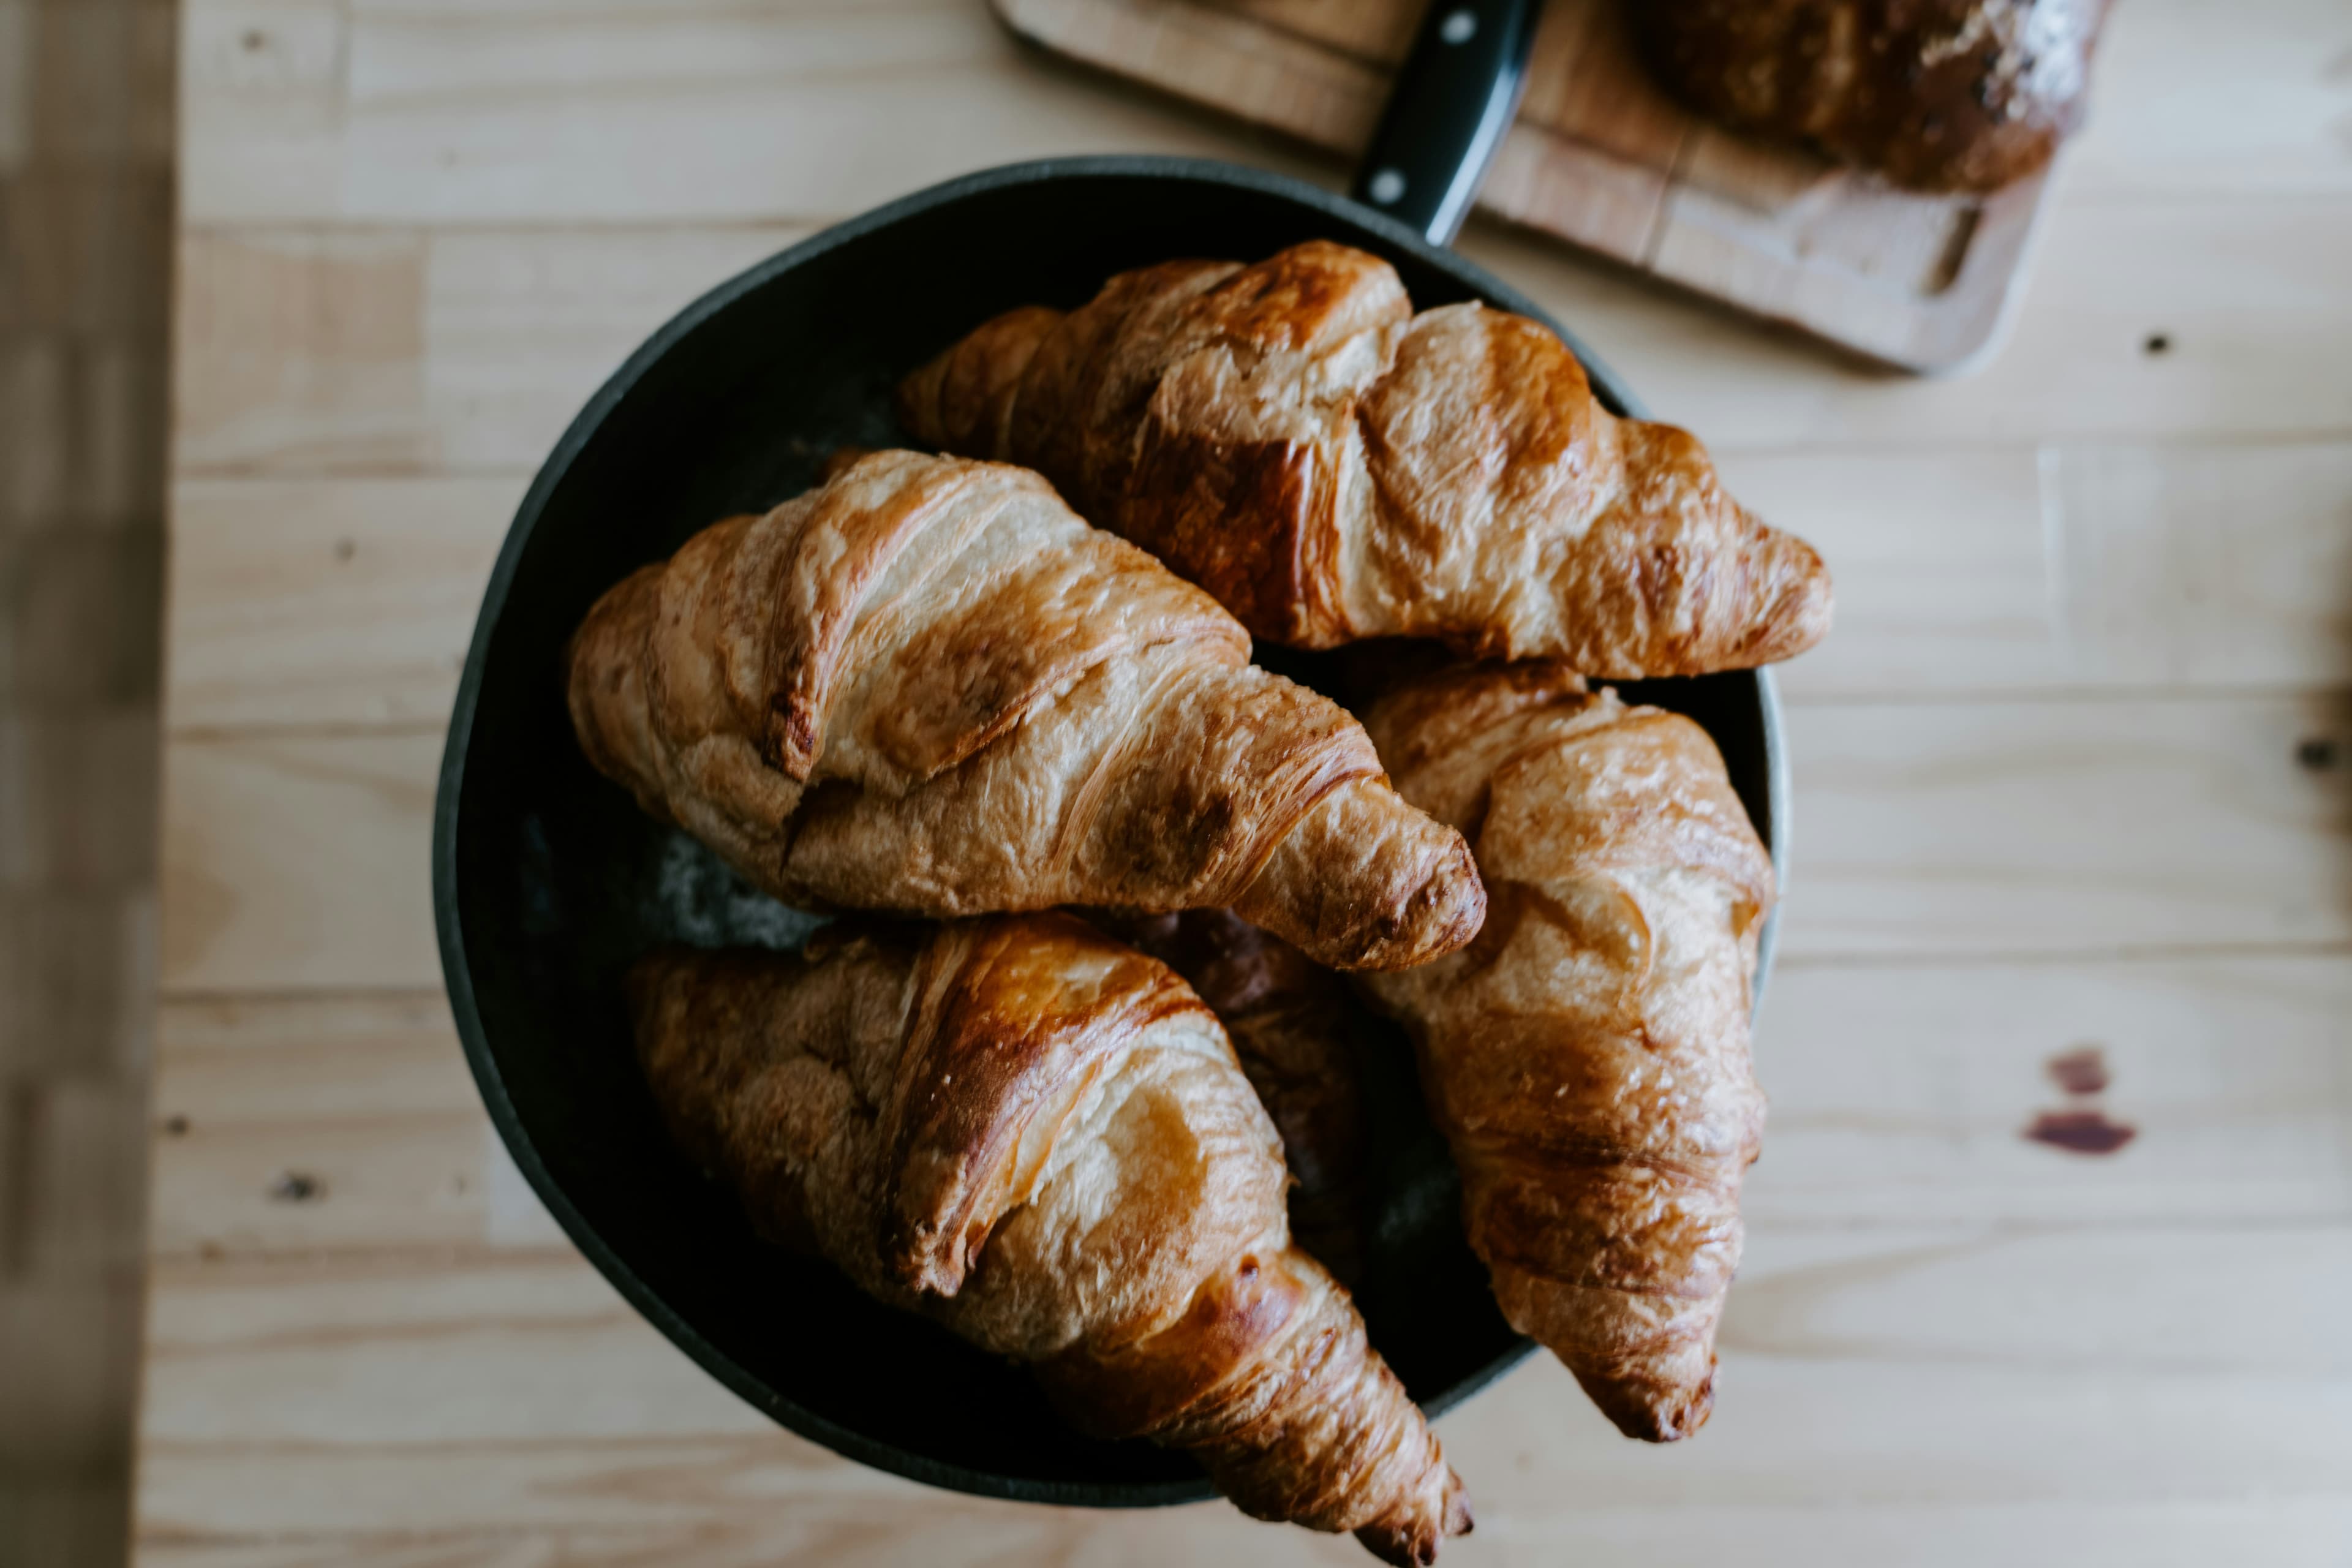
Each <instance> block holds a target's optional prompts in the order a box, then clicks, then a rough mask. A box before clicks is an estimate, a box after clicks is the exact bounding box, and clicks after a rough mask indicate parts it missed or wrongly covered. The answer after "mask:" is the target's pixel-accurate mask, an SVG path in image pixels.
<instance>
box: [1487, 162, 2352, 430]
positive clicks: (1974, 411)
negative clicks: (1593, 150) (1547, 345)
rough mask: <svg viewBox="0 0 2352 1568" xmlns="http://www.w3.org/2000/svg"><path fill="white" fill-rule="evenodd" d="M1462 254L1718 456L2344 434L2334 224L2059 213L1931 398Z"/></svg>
mask: <svg viewBox="0 0 2352 1568" xmlns="http://www.w3.org/2000/svg"><path fill="white" fill-rule="evenodd" d="M1458 248H1460V249H1461V250H1462V251H1463V252H1465V254H1467V255H1468V256H1469V257H1470V258H1472V259H1474V260H1475V261H1477V262H1479V263H1480V264H1481V265H1483V266H1486V267H1488V268H1492V269H1493V270H1495V271H1496V272H1497V273H1499V274H1500V275H1501V276H1503V277H1504V278H1506V279H1509V280H1510V281H1511V282H1512V283H1514V284H1516V285H1517V286H1518V287H1519V288H1521V289H1525V290H1527V291H1528V293H1529V294H1530V295H1532V296H1534V297H1535V298H1536V300H1538V301H1539V302H1540V303H1541V304H1542V305H1543V306H1544V307H1545V308H1546V309H1547V310H1549V311H1551V312H1552V313H1553V314H1554V315H1555V316H1557V317H1558V318H1559V320H1560V321H1562V322H1564V323H1565V324H1566V325H1567V326H1568V327H1569V328H1570V330H1571V331H1575V332H1577V333H1579V334H1580V335H1581V336H1582V337H1583V338H1584V339H1585V341H1586V342H1588V343H1589V344H1591V347H1592V348H1593V350H1594V351H1595V352H1596V353H1599V354H1600V355H1601V357H1602V358H1603V359H1605V360H1607V361H1608V363H1611V364H1612V365H1613V366H1615V367H1616V368H1617V369H1619V370H1620V371H1622V372H1623V373H1624V374H1626V375H1627V377H1628V378H1629V379H1630V380H1631V381H1632V383H1633V386H1634V388H1635V390H1636V391H1638V392H1639V393H1640V394H1641V395H1642V396H1643V398H1644V399H1645V400H1646V401H1647V402H1648V404H1649V405H1650V406H1651V408H1652V409H1653V410H1654V411H1655V413H1656V414H1657V416H1659V417H1660V418H1663V419H1670V420H1673V421H1674V422H1675V423H1677V424H1681V425H1685V426H1689V427H1690V428H1691V429H1693V430H1695V431H1696V432H1697V433H1698V434H1699V435H1700V436H1701V437H1704V438H1705V439H1706V441H1707V442H1708V443H1709V444H1710V445H1711V446H1713V447H1716V448H1717V449H1719V450H1734V449H1742V448H1750V447H1818V446H1849V445H1857V444H1876V443H1902V444H1906V445H1912V444H1916V445H1927V444H1956V445H1957V444H1966V445H1977V444H1982V443H1986V442H2009V441H2017V440H2036V439H2059V438H2067V437H2129V436H2134V435H2149V436H2152V435H2158V434H2165V433H2179V434H2195V435H2199V436H2201V437H2205V438H2209V439H2214V438H2223V437H2235V436H2248V435H2262V434H2269V435H2329V436H2336V435H2340V434H2342V433H2343V432H2345V431H2346V430H2347V428H2352V381H2347V378H2346V377H2344V376H2343V375H2341V374H2338V373H2337V370H2336V366H2337V365H2338V364H2339V363H2340V362H2341V357H2342V355H2343V353H2345V351H2346V348H2347V346H2352V301H2347V299H2346V296H2345V293H2344V290H2343V289H2342V288H2341V287H2340V286H2339V285H2338V283H2337V281H2336V279H2337V278H2338V276H2339V274H2340V272H2341V270H2342V269H2341V268H2339V267H2338V266H2337V265H2336V258H2338V257H2341V256H2344V255H2346V254H2347V252H2352V206H2347V204H2345V203H2343V202H2338V201H2330V200H2326V199H2322V198H2316V197H2284V196H2283V197H2276V198H2260V197H2251V196H2250V197H2242V198H2238V199H2233V200H2223V199H2221V198H2219V197H2216V198H2212V199H2210V201H2180V202H2164V203H2156V202H2150V203H2102V202H2091V201H2077V202H2062V203H2061V204H2060V205H2059V206H2058V207H2057V209H2056V210H2055V211H2054V212H2053V213H2052V214H2051V216H2050V221H2049V223H2048V225H2047V226H2046V227H2045V230H2044V232H2043V234H2042V237H2041V239H2040V241H2039V256H2038V258H2037V259H2036V261H2035V263H2034V271H2033V277H2032V281H2031V283H2030V284H2029V285H2028V287H2027V289H2026V290H2025V297H2024V300H2023V301H2022V303H2021V306H2020V307H2019V310H2018V313H2017V321H2016V323H2015V325H2014V326H2013V327H2012V328H2011V331H2010V333H2009V336H2008V338H2007V340H2006V342H2005V345H2004V346H2003V347H2002V348H2001V349H2000V352H1999V353H1997V354H1996V355H1995V356H1994V357H1993V358H1992V359H1991V360H1990V362H1988V363H1986V364H1985V365H1983V366H1982V367H1981V368H1980V369H1978V370H1975V371H1974V372H1972V373H1971V374H1965V375H1958V376H1955V377H1952V378H1949V379H1944V380H1920V379H1917V378H1906V377H1899V376H1896V375H1894V374H1890V373H1885V372H1877V371H1872V370H1868V369H1865V368H1862V367H1860V366H1856V365H1853V364H1851V363H1846V362H1843V361H1841V360H1837V359H1834V358H1832V355H1831V352H1830V351H1828V350H1825V349H1823V348H1822V347H1820V346H1819V345H1816V344H1813V343H1811V342H1806V341H1804V340H1801V339H1799V338H1796V337H1794V336H1791V335H1788V334H1779V333H1774V332H1771V331H1762V330H1756V329H1752V328H1750V327H1748V326H1747V325H1745V324H1739V323H1736V322H1735V321H1734V319H1733V318H1732V317H1730V316H1729V315H1727V313H1726V312H1724V311H1723V310H1720V309H1717V308H1707V307H1701V308H1696V309H1695V308H1694V307H1693V302H1692V301H1691V300H1690V299H1688V298H1687V297H1681V296H1676V295H1674V294H1671V293H1667V292H1665V291H1663V290H1661V289H1656V288H1654V287H1652V286H1649V285H1646V284H1644V283H1643V281H1642V280H1640V279H1635V278H1631V277H1627V276H1623V275H1622V274H1619V273H1614V272H1604V271H1602V270H1601V269H1600V268H1595V267H1592V266H1591V265H1589V264H1586V263H1583V262H1580V261H1579V260H1577V259H1576V258H1573V257H1570V256H1568V255H1566V254H1564V253H1562V252H1560V251H1559V249H1558V248H1557V247H1550V246H1547V245H1544V244H1542V243H1540V242H1539V241H1538V239H1534V238H1530V237H1527V236H1525V235H1522V234H1519V233H1517V232H1515V231H1509V230H1505V229H1501V228H1499V227H1493V226H1478V225H1474V226H1472V227H1471V228H1470V229H1468V230H1465V233H1464V235H1463V237H1462V239H1461V242H1460V245H1459V247H1458ZM2156 334H2161V335H2163V336H2164V338H2165V340H2166V342H2167V344H2168V347H2167V349H2166V352H2164V353H2159V354H2151V353H2147V351H2146V344H2147V340H2148V339H2149V337H2151V336H2152V335H2156Z"/></svg>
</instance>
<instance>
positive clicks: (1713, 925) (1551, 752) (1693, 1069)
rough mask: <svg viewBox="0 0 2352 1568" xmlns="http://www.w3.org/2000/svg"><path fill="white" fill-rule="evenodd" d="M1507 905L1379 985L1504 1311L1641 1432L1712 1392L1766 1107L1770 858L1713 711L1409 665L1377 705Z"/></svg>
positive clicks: (1633, 1431)
mask: <svg viewBox="0 0 2352 1568" xmlns="http://www.w3.org/2000/svg"><path fill="white" fill-rule="evenodd" d="M1367 723H1368V727H1369V728H1370V731H1371V733H1372V736H1373V739H1374V741H1375V742H1376V743H1377V744H1378V745H1379V747H1380V750H1381V755H1382V756H1383V757H1384V758H1385V759H1387V761H1388V763H1389V766H1390V768H1391V770H1392V771H1393V773H1394V774H1395V776H1396V779H1397V784H1398V787H1399V788H1400V789H1401V790H1402V792H1403V793H1404V795H1405V797H1406V798H1407V799H1409V800H1412V801H1414V802H1415V803H1416V804H1419V805H1422V806H1423V807H1424V808H1425V809H1427V810H1428V811H1429V812H1431V813H1432V814H1433V816H1437V817H1438V818H1439V819H1440V820H1441V821H1445V822H1449V823H1453V824H1454V825H1456V826H1461V827H1462V828H1464V830H1465V832H1467V833H1468V834H1469V835H1470V836H1471V837H1472V840H1473V843H1474V846H1475V851H1476V855H1477V858H1478V864H1479V868H1480V869H1481V871H1482V872H1483V873H1484V874H1485V876H1486V879H1487V884H1488V888H1489V890H1490V894H1491V897H1492V900H1493V903H1492V908H1491V910H1490V912H1489V913H1488V916H1487V920H1486V926H1485V928H1484V929H1483V930H1482V931H1480V932H1479V934H1478V937H1477V940H1476V941H1475V942H1472V943H1471V944H1470V946H1469V947H1467V948H1465V950H1463V951H1462V952H1458V953H1455V954H1453V955H1451V956H1450V957H1447V958H1444V959H1441V960H1439V961H1437V962H1435V963H1431V964H1428V965H1425V966H1423V968H1420V969H1417V970H1413V971H1411V972H1409V973H1402V974H1395V975H1379V976H1369V977H1367V978H1366V981H1365V989H1366V990H1367V991H1368V992H1369V993H1370V994H1371V995H1372V996H1373V997H1374V998H1375V999H1376V1000H1377V1001H1378V1002H1379V1003H1380V1005H1382V1006H1383V1007H1385V1008H1386V1009H1388V1010H1389V1011H1390V1012H1391V1014H1393V1015H1394V1016H1396V1017H1397V1018H1398V1019H1399V1021H1401V1022H1402V1024H1403V1025H1404V1026H1405V1028H1406V1030H1407V1031H1408V1032H1409V1033H1410V1034H1411V1035H1412V1037H1413V1039H1414V1042H1415V1045H1416V1047H1418V1050H1419V1054H1420V1058H1421V1069H1422V1078H1423V1085H1424V1087H1425V1089H1426V1092H1427V1096H1428V1099H1429V1103H1430V1108H1431V1113H1432V1115H1433V1118H1434V1119H1435V1120H1436V1121H1437V1123H1438V1125H1439V1127H1440V1129H1441V1130H1442V1131H1444V1134H1445V1136H1446V1139H1447V1141H1448V1142H1449V1143H1450V1144H1451V1145H1452V1147H1453V1150H1454V1160H1455V1163H1456V1164H1457V1165H1458V1166H1459V1167H1460V1170H1461V1173H1462V1184H1463V1210H1464V1217H1465V1228H1466V1229H1467V1231H1468V1234H1469V1238H1470V1243H1471V1246H1472V1247H1473V1248H1474V1249H1475V1251H1476V1252H1477V1253H1478V1255H1479V1256H1480V1257H1481V1258H1484V1259H1485V1260H1486V1266H1487V1268H1488V1270H1489V1273H1490V1274H1491V1276H1492V1279H1493V1281H1494V1287H1495V1293H1496V1299H1497V1300H1498V1301H1499V1302H1500V1304H1501V1306H1502V1308H1503V1311H1504V1315H1505V1316H1506V1317H1507V1318H1508V1319H1509V1320H1510V1321H1511V1322H1512V1324H1513V1325H1514V1326H1515V1327H1517V1329H1518V1330H1519V1331H1521V1332H1523V1333H1526V1334H1528V1335H1530V1336H1531V1337H1533V1338H1535V1339H1536V1340H1538V1341H1539V1342H1542V1343H1543V1344H1545V1345H1547V1346H1549V1348H1550V1349H1551V1350H1552V1351H1553V1352H1555V1353H1557V1354H1558V1355H1559V1358H1560V1360H1561V1361H1562V1362H1564V1363H1567V1365H1568V1366H1569V1368H1570V1370H1571V1371H1573V1372H1574V1373H1576V1375H1577V1378H1578V1381H1579V1382H1580V1383H1581V1384H1583V1385H1584V1388H1585V1390H1586V1391H1587V1392H1588V1393H1589V1394H1591V1396H1592V1399H1593V1401H1594V1403H1596V1404H1597V1405H1600V1406H1601V1409H1602V1411H1603V1412H1605V1413H1606V1414H1607V1415H1609V1416H1610V1418H1611V1419H1612V1420H1613V1421H1615V1422H1616V1423H1617V1425H1618V1426H1620V1427H1621V1428H1622V1430H1624V1431H1625V1432H1626V1433H1627V1434H1629V1435H1631V1436H1637V1437H1645V1438H1649V1439H1651V1440H1653V1441H1664V1440H1668V1439H1672V1438H1676V1437H1681V1436H1687V1435H1688V1434H1690V1433H1691V1432H1693V1431H1696V1429H1697V1428H1698V1427H1699V1426H1700V1425H1702V1424H1703V1423H1704V1422H1705V1421H1706V1417H1707V1414H1708V1412H1709V1410H1710V1409H1711V1408H1712V1406H1713V1400H1714V1373H1715V1337H1716V1328H1717V1322H1718V1321H1719V1320H1720V1318H1721V1316H1722V1310H1723V1303H1724V1298H1725V1294H1726V1292H1727V1289H1728V1288H1729V1286H1730V1282H1731V1277H1732V1273H1733V1271H1734V1270H1735V1269H1736V1268H1738V1262H1739V1251H1740V1244H1741V1237H1742V1231H1741V1226H1740V1219H1739V1185H1740V1181H1741V1178H1742V1176H1743V1175H1744V1173H1746V1170H1747V1168H1748V1164H1749V1163H1751V1162H1752V1161H1753V1160H1754V1159H1755V1158H1756V1154H1757V1150H1758V1148H1759V1140H1760V1138H1761V1135H1762V1131H1763V1120H1764V1099H1763V1095H1762V1093H1761V1092H1760V1091H1759V1089H1758V1088H1757V1085H1756V1079H1755V1075H1754V1071H1753V1068H1752V1067H1751V1065H1750V1060H1749V1053H1748V1002H1749V982H1750V975H1751V974H1752V973H1753V971H1754V968H1755V963H1756V947H1757V942H1758V938H1759V933H1760V932H1761V931H1762V928H1763V922H1764V919H1765V916H1766V915H1767V914H1768V913H1769V911H1770V910H1771V906H1772V901H1773V898H1774V887H1773V876H1772V866H1771V861H1770V859H1769V857H1768V856H1767V855H1766V854H1765V851H1764V847H1763V846H1762V845H1761V844H1760V843H1759V842H1758V840H1757V837H1756V834H1755V830H1754V829H1753V827H1751V826H1750V825H1749V823H1748V817H1747V815H1746V813H1745V811H1744V810H1743V809H1742V807H1741V805H1740V804H1739V800H1738V796H1737V795H1734V794H1733V793H1732V791H1731V786H1730V783H1729V781H1728V779H1727V777H1726V775H1725V772H1724V767H1723V761H1722V758H1721V757H1720V756H1719V755H1718V754H1717V752H1716V749H1715V746H1714V743H1713V742H1711V741H1709V740H1708V738H1707V735H1706V731H1704V730H1702V729H1700V728H1699V727H1698V726H1697V725H1696V724H1694V723H1692V722H1691V721H1689V720H1687V719H1685V718H1682V717H1680V716H1679V715H1676V714H1672V713H1667V712H1664V711H1661V710H1657V709H1654V708H1628V707H1626V706H1625V705H1624V704H1623V703H1622V702H1620V701H1619V700H1617V697H1616V695H1615V694H1614V693H1613V692H1609V691H1602V692H1600V693H1597V694H1595V693H1591V692H1588V691H1586V690H1585V689H1584V685H1583V682H1582V681H1581V680H1580V679H1578V678H1577V677H1576V676H1575V675H1573V674H1571V673H1570V671H1569V670H1568V669H1566V668H1564V667H1563V666H1560V665H1558V664H1545V663H1528V664H1517V665H1484V666H1473V667H1469V668H1463V669H1457V670H1454V671H1448V672H1444V673H1441V674H1438V675H1435V676H1432V677H1426V678H1423V679H1418V680H1415V681H1412V682H1411V683H1409V684H1407V685H1405V686H1404V687H1402V689H1398V690H1396V691H1394V692H1392V693H1391V694H1390V695H1389V696H1387V697H1386V698H1384V699H1382V700H1381V701H1380V703H1379V704H1378V705H1376V706H1375V707H1374V708H1373V709H1372V710H1371V711H1370V714H1369V716H1368V720H1367Z"/></svg>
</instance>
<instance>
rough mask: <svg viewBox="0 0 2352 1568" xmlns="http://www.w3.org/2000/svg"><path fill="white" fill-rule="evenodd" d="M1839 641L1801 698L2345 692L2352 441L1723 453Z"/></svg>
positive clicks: (1802, 670) (2351, 648) (2350, 627)
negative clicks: (1831, 587) (1792, 538)
mask: <svg viewBox="0 0 2352 1568" xmlns="http://www.w3.org/2000/svg"><path fill="white" fill-rule="evenodd" d="M1723 469H1724V477H1725V479H1726V482H1727V484H1729V485H1730V486H1731V487H1732V489H1734V491H1735V492H1736V493H1737V494H1738V495H1739V496H1740V498H1741V499H1742V500H1745V501H1747V502H1748V504H1749V505H1750V506H1753V507H1755V508H1756V509H1757V510H1759V511H1761V512H1762V513H1763V514H1764V515H1765V516H1766V517H1768V518H1769V519H1771V520H1772V521H1775V522H1778V523H1780V525H1782V526H1784V527H1787V528H1790V529H1793V530H1795V531H1798V532H1800V533H1801V534H1803V535H1804V536H1805V537H1806V538H1807V539H1809V540H1811V542H1813V543H1814V544H1815V545H1816V546H1817V547H1818V548H1819V549H1820V550H1821V552H1822V555H1823V556H1824V557H1825V558H1826V559H1827V560H1828V562H1829V563H1830V567H1831V570H1832V572H1833V573H1834V574H1835V575H1836V578H1837V587H1838V611H1837V627H1836V630H1835V632H1834V634H1833V635H1832V637H1830V638H1829V639H1828V640H1827V641H1826V642H1824V643H1823V644H1822V646H1821V647H1819V648H1818V649H1816V650H1815V651H1814V652H1812V653H1811V654H1808V655H1806V656H1805V657H1803V658H1800V659H1798V660H1796V661H1795V662H1794V663H1792V664H1790V666H1789V667H1788V668H1786V669H1785V670H1784V671H1783V672H1782V684H1781V689H1782V692H1783V693H1784V694H1785V695H1786V696H1787V697H1789V698H1790V700H1793V701H1798V702H1802V701H1806V700H1812V699H1823V698H1834V699H1838V700H1848V699H1852V698H1855V697H1879V698H1885V699H1890V700H1892V699H1897V698H1901V697H1905V696H1918V695H1923V694H1927V693H1943V692H1963V691H1967V692H1993V691H2016V690H2059V689H2084V688H2095V689H2105V690H2125V689H2157V688H2168V689H2177V688H2182V687H2203V688H2210V687H2280V686H2335V685H2340V684H2343V683H2345V682H2346V681H2347V679H2352V609H2347V592H2352V445H2347V444H2345V443H2342V442H2333V441H2329V442H2316V443H2299V442H2281V443H2252V444H2246V445H2231V444H2223V445H2205V444H2167V445H2105V444H2090V445H2079V446H2078V445H2071V444H2057V445H2051V446H2045V447H2040V448H2039V449H2035V448H2030V447H2014V448H1988V449H1984V450H1978V451H1969V452H1955V453H1937V452H1932V451H1911V450H1889V449H1885V448H1873V449H1867V450H1837V451H1809V452H1750V451H1739V452H1732V453H1727V454H1725V456H1724V458H1723Z"/></svg>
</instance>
